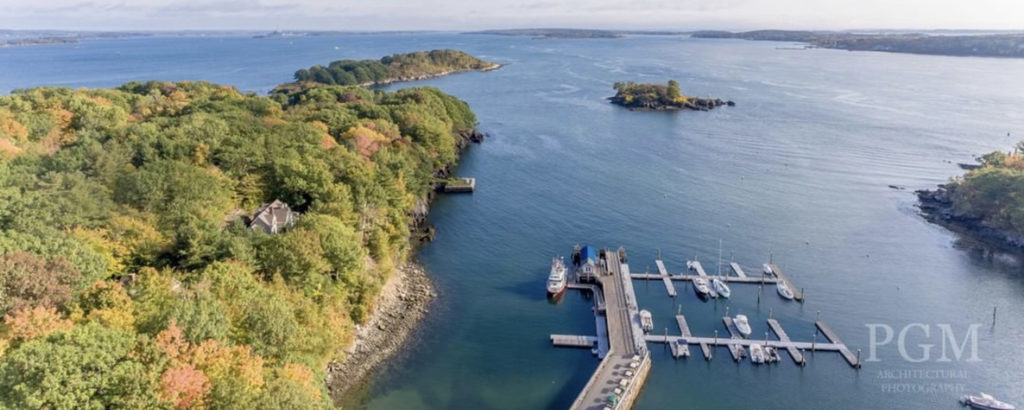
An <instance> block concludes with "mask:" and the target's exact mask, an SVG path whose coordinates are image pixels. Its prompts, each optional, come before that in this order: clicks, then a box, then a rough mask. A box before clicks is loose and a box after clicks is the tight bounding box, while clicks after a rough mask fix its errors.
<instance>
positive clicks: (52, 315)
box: [0, 306, 73, 353]
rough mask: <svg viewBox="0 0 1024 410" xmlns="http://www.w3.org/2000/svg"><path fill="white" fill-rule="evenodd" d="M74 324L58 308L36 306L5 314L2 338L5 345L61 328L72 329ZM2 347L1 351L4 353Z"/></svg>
mask: <svg viewBox="0 0 1024 410" xmlns="http://www.w3.org/2000/svg"><path fill="white" fill-rule="evenodd" d="M71 326H73V324H72V323H71V321H70V320H67V319H64V318H62V317H61V316H60V313H57V309H56V308H52V307H43V306H36V307H34V308H30V309H22V310H19V311H16V312H12V313H8V314H7V315H5V316H4V329H3V331H2V332H0V339H2V340H3V343H0V344H3V345H4V346H10V345H12V344H15V343H24V342H26V341H29V340H32V339H35V338H37V337H42V336H46V335H48V334H50V333H53V332H56V331H59V330H68V329H71ZM2 351H3V350H2V349H0V353H2Z"/></svg>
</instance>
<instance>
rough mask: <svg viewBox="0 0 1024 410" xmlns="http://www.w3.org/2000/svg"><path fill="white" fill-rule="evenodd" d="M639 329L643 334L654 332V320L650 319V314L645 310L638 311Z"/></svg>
mask: <svg viewBox="0 0 1024 410" xmlns="http://www.w3.org/2000/svg"><path fill="white" fill-rule="evenodd" d="M640 327H641V328H643V329H644V333H650V332H651V331H652V330H654V318H653V317H651V312H650V311H648V310H647V309H644V310H641V311H640Z"/></svg>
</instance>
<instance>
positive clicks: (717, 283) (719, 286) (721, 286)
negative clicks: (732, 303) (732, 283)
mask: <svg viewBox="0 0 1024 410" xmlns="http://www.w3.org/2000/svg"><path fill="white" fill-rule="evenodd" d="M711 287H712V288H714V289H715V292H716V293H718V295H719V296H721V297H723V298H727V297H729V295H731V294H732V290H730V289H729V285H726V284H725V281H724V280H722V279H721V278H713V279H711Z"/></svg>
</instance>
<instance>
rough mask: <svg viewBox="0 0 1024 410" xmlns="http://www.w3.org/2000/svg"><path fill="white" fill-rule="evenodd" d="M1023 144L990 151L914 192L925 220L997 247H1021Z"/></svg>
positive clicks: (1023, 238) (1023, 236)
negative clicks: (936, 183) (955, 173)
mask: <svg viewBox="0 0 1024 410" xmlns="http://www.w3.org/2000/svg"><path fill="white" fill-rule="evenodd" d="M1022 150H1024V143H1020V144H1018V146H1017V148H1016V150H1014V151H1011V152H993V153H990V154H987V155H985V156H983V157H981V158H979V159H978V160H979V162H980V164H978V165H971V166H968V167H965V168H966V169H968V171H967V173H966V174H964V175H963V176H960V177H957V178H954V179H952V180H951V181H950V182H948V183H946V184H942V185H939V186H938V187H937V188H935V189H930V190H929V189H925V190H919V191H916V194H917V197H918V207H919V209H920V211H921V215H922V216H923V217H924V218H925V219H927V220H928V221H931V222H934V223H937V224H940V225H943V226H945V227H947V228H949V229H951V230H954V231H957V232H961V233H967V234H969V235H970V236H971V237H973V238H976V239H980V240H982V241H984V242H988V243H991V244H995V245H998V246H1000V247H1007V248H1017V249H1024V151H1022Z"/></svg>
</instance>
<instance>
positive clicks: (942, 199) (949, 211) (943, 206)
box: [914, 185, 1024, 250]
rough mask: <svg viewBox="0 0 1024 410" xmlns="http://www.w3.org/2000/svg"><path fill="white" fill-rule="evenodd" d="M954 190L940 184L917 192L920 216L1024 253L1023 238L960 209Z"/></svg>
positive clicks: (955, 230)
mask: <svg viewBox="0 0 1024 410" xmlns="http://www.w3.org/2000/svg"><path fill="white" fill-rule="evenodd" d="M954 190H955V188H953V187H951V186H949V185H939V186H938V187H937V188H936V189H934V190H927V189H922V190H918V191H915V192H914V193H915V194H917V200H918V209H920V211H921V216H922V217H924V219H925V220H927V221H929V222H932V223H935V224H939V225H942V226H943V227H946V228H947V229H949V230H951V231H954V232H958V233H963V234H968V235H970V236H972V237H974V238H976V239H979V240H982V241H984V242H989V243H992V244H997V245H999V246H1002V247H1009V248H1015V249H1020V250H1024V236H1022V235H1020V234H1018V233H1016V232H1010V231H1006V230H1002V229H998V228H995V227H992V226H989V225H988V224H986V223H985V221H984V220H982V219H981V218H978V217H975V216H972V215H968V214H966V213H964V212H961V211H959V210H957V209H956V207H955V206H954V203H953V199H952V198H953V192H954Z"/></svg>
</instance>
